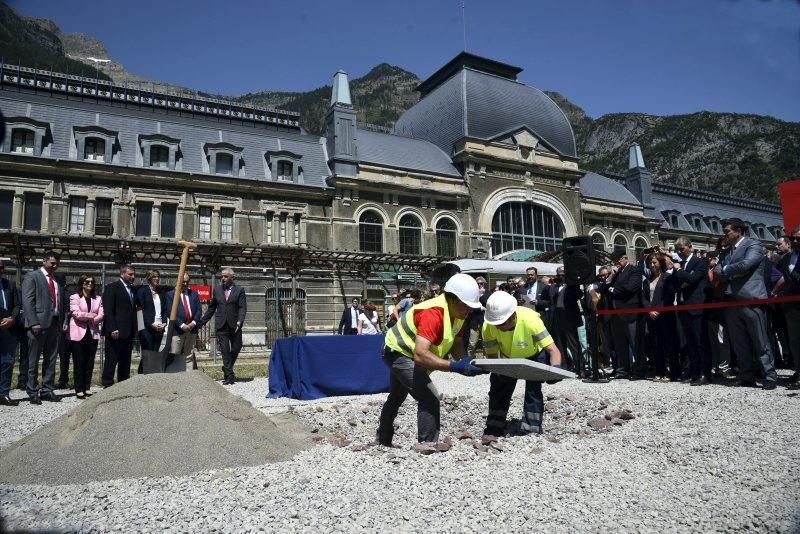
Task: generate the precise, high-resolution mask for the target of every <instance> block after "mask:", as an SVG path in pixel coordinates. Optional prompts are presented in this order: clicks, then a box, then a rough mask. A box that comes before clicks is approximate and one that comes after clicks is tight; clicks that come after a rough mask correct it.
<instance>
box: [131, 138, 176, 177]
mask: <svg viewBox="0 0 800 534" xmlns="http://www.w3.org/2000/svg"><path fill="white" fill-rule="evenodd" d="M180 143H181V141H180V139H174V138H172V137H169V136H166V135H162V134H150V135H140V136H139V146H140V147H141V149H142V166H143V167H154V168H156V169H169V170H181V144H180Z"/></svg>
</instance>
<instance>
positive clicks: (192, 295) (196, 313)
mask: <svg viewBox="0 0 800 534" xmlns="http://www.w3.org/2000/svg"><path fill="white" fill-rule="evenodd" d="M188 291H189V312H190V313H191V314H192V318H191V320H188V321H187V318H186V314H185V313H184V311H183V302H181V301H179V302H178V314H177V315H176V316H175V322H174V323H173V325H174V328H175V330H174V332H175V334H176V335H180V334H182V333H183V330H181V327H182V326H183V325H184V324H186V323H191V322H192V321H194V322H195V326H194V328H192V329H191V332H192V333H193V334H196V333H197V332H198V331H199V330H200V326H201V324H202V323H201V320H202V318H203V310H202V308H201V306H200V295H198V294H197V291H195V290H193V289H189V290H188ZM174 297H175V290H174V289H170V290H169V291H167V294H166V295H165V298H166V301H167V302H169V307H171V306H172V299H173V298H174Z"/></svg>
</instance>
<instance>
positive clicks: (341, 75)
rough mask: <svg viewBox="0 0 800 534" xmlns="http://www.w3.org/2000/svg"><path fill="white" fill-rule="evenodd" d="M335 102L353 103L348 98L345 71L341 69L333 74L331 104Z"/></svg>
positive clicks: (347, 104)
mask: <svg viewBox="0 0 800 534" xmlns="http://www.w3.org/2000/svg"><path fill="white" fill-rule="evenodd" d="M336 104H343V105H345V106H352V105H353V102H352V100H350V83H349V82H348V81H347V73H346V72H345V71H343V70H341V69H340V70H337V71H336V74H334V75H333V92H332V93H331V106H334V105H336Z"/></svg>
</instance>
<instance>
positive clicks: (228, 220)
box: [219, 208, 233, 241]
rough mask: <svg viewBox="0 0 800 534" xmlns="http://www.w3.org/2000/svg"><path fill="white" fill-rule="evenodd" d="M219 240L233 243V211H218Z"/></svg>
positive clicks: (226, 209)
mask: <svg viewBox="0 0 800 534" xmlns="http://www.w3.org/2000/svg"><path fill="white" fill-rule="evenodd" d="M219 238H220V239H221V240H222V241H233V210H232V209H230V208H225V209H221V210H219Z"/></svg>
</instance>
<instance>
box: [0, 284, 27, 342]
mask: <svg viewBox="0 0 800 534" xmlns="http://www.w3.org/2000/svg"><path fill="white" fill-rule="evenodd" d="M0 291H2V292H3V295H5V297H6V307H5V308H3V309H0V319H5V318H6V317H11V318H12V319H14V322H15V323H16V324H18V323H19V318H20V314H19V312H20V309H21V304H20V303H21V300H22V299H21V297H20V293H19V290H18V289H17V284H15V283H14V282H12V281H11V280H8V279H6V278H0ZM2 302H3V301H2V300H0V306H1V305H2ZM3 335H12V336H15V335H16V328H15V327H14V326H12V327H11V328H8V329H6V330H0V336H3Z"/></svg>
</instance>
